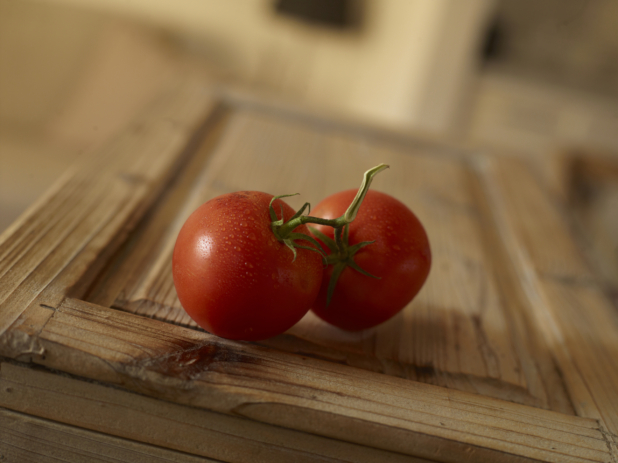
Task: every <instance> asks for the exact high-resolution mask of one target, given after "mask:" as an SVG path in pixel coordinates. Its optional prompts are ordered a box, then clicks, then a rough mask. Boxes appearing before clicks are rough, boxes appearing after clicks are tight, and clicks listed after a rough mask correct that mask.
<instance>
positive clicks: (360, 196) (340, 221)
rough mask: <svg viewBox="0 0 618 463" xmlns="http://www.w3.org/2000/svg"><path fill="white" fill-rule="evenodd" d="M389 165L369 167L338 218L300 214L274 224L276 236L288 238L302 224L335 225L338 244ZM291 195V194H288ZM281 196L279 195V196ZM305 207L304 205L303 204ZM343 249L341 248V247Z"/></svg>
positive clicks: (280, 238)
mask: <svg viewBox="0 0 618 463" xmlns="http://www.w3.org/2000/svg"><path fill="white" fill-rule="evenodd" d="M388 167H389V166H388V165H386V164H380V165H378V166H376V167H374V168H372V169H369V170H368V171H367V172H365V174H364V175H363V182H362V183H361V186H360V188H359V189H358V193H356V197H355V198H354V200H353V201H352V203H350V206H349V207H348V209H347V210H346V211H345V213H344V214H343V215H342V216H341V217H338V218H336V219H321V218H319V217H312V216H309V215H300V216H299V215H298V214H297V216H295V217H294V218H292V219H290V220H289V221H288V222H286V223H284V224H282V225H277V226H273V231H274V232H275V236H277V239H278V240H280V241H282V240H284V239H286V238H287V236H288V235H289V234H290V233H292V231H294V229H295V228H296V227H298V226H300V225H304V224H308V223H314V224H318V225H326V226H329V227H333V228H334V229H335V236H339V241H338V244H339V243H340V242H342V241H341V230H342V229H343V228H344V227H345V226H346V225H348V224H350V223H352V221H353V220H354V219H355V218H356V214H358V210H359V209H360V206H361V204H362V202H363V200H364V199H365V196H366V195H367V192H368V191H369V186H370V185H371V182H372V181H373V178H374V177H375V176H376V175H377V174H378V173H380V172H382V171H383V170H384V169H388ZM286 196H291V195H286ZM279 197H281V196H278V198H279ZM303 209H304V206H303ZM340 249H341V248H340Z"/></svg>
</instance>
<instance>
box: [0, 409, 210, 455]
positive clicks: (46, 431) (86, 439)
mask: <svg viewBox="0 0 618 463" xmlns="http://www.w3.org/2000/svg"><path fill="white" fill-rule="evenodd" d="M0 461H3V462H7V463H10V462H20V463H30V462H32V463H53V462H59V461H60V462H70V463H114V462H116V463H117V462H121V461H124V462H131V463H151V462H152V463H166V462H167V463H172V462H173V463H208V462H213V463H215V462H216V461H217V460H212V459H210V458H208V459H207V458H201V457H195V456H191V455H187V454H184V453H180V452H175V451H173V450H168V449H162V448H158V447H154V446H152V445H145V444H141V443H138V442H133V441H129V440H127V439H122V438H118V437H112V436H109V435H107V434H101V433H99V432H93V431H87V430H84V429H80V428H76V427H74V426H67V425H63V424H60V423H57V422H54V421H49V420H44V419H41V418H36V417H33V416H30V415H25V414H23V413H17V412H13V411H9V410H5V409H2V408H0Z"/></svg>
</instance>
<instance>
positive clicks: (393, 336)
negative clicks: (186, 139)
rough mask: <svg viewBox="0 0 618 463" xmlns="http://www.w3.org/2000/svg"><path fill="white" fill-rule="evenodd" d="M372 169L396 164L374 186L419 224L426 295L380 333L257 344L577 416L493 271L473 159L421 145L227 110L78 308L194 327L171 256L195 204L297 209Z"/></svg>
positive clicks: (301, 336) (312, 327)
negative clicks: (268, 200)
mask: <svg viewBox="0 0 618 463" xmlns="http://www.w3.org/2000/svg"><path fill="white" fill-rule="evenodd" d="M376 160H380V162H386V163H389V164H391V165H392V166H393V168H392V169H391V170H389V171H386V172H385V173H383V174H381V176H378V177H377V178H376V180H375V181H374V185H375V188H378V189H381V190H382V191H386V192H388V193H391V194H393V195H394V196H396V197H397V198H399V199H401V200H402V201H404V202H406V203H407V204H409V205H410V207H411V208H412V209H413V210H414V211H415V212H416V213H417V214H418V215H419V217H420V218H421V220H422V221H423V223H424V224H425V226H426V227H427V230H428V233H429V236H430V239H431V244H432V251H433V256H434V263H433V268H432V273H431V277H430V279H429V281H428V283H427V285H426V287H425V288H424V289H423V290H422V292H421V293H420V295H419V296H418V298H417V299H416V300H415V301H414V302H413V303H412V304H411V305H410V306H409V307H408V308H407V309H406V310H404V312H403V313H401V314H400V315H399V316H398V317H396V318H395V319H393V320H391V321H390V322H388V323H386V324H384V325H382V326H380V327H378V328H377V329H374V330H367V331H364V332H360V333H347V332H344V331H341V330H339V329H336V328H334V327H331V326H329V325H327V324H326V323H324V322H322V321H321V320H319V319H318V318H317V317H315V316H313V315H312V314H311V313H310V314H308V315H307V316H306V317H305V318H304V319H303V320H302V321H301V322H300V323H299V324H298V325H297V326H295V327H293V328H292V329H291V330H289V332H288V333H286V334H285V335H283V336H280V337H277V338H274V339H272V340H269V341H266V342H265V343H264V344H266V345H269V346H271V347H276V348H278V349H282V350H286V351H289V352H300V353H305V354H311V355H316V356H320V357H323V358H328V359H332V360H335V361H342V362H345V363H347V364H349V365H354V366H358V367H362V368H366V369H370V370H374V371H380V372H384V373H388V374H391V375H396V376H401V377H406V378H409V379H414V380H419V381H423V382H427V383H430V384H436V385H440V386H447V387H452V388H455V389H459V390H465V391H470V392H478V393H482V394H484V395H488V396H493V397H498V398H504V399H507V400H512V401H515V402H519V403H524V404H528V405H534V406H537V407H542V408H550V409H553V410H557V411H562V412H564V413H573V409H572V406H571V404H570V401H569V399H568V397H567V394H566V391H565V389H564V385H562V383H561V379H560V377H559V372H557V371H556V369H555V366H554V364H553V361H552V359H551V355H550V354H549V352H548V349H547V347H546V346H545V345H544V344H543V341H542V340H541V339H540V338H539V335H538V332H537V331H536V330H535V329H534V327H533V326H531V325H528V326H526V327H525V329H524V328H522V327H521V326H519V325H517V324H516V323H514V322H513V318H516V317H518V316H519V315H518V313H519V312H521V307H520V305H521V303H520V302H518V301H517V300H515V299H514V297H513V295H512V294H511V293H510V292H509V291H510V290H509V289H508V288H505V287H504V285H503V286H502V287H501V286H500V284H499V282H498V280H497V278H496V275H495V271H496V267H498V264H497V263H496V262H494V260H495V257H494V255H495V253H494V250H493V249H491V248H490V247H489V246H488V244H487V239H488V238H487V236H486V233H485V232H484V230H485V229H486V228H487V226H488V224H489V223H490V221H491V216H490V215H488V214H490V212H489V211H488V209H486V208H485V209H483V208H482V207H481V203H482V198H483V195H484V194H485V192H484V191H482V190H478V189H475V188H474V178H475V173H474V171H473V169H472V168H471V165H470V162H469V161H468V160H467V159H465V158H461V157H459V156H454V155H446V154H444V153H442V152H433V151H431V150H430V149H428V148H427V147H424V146H420V147H416V148H410V147H402V146H397V145H389V144H388V143H384V142H376V141H375V140H363V139H360V140H359V137H358V136H357V135H356V134H349V133H347V132H345V131H340V130H339V131H338V130H335V129H333V128H328V127H325V126H319V125H316V124H313V125H312V124H307V123H306V122H305V121H303V120H298V119H291V120H289V119H288V120H286V119H284V118H282V117H280V116H277V115H276V114H275V115H272V114H270V115H265V114H264V113H262V112H259V111H255V110H245V111H234V112H231V113H230V114H229V116H228V117H227V118H225V119H224V120H221V122H220V124H219V126H218V128H217V130H213V131H212V133H211V134H210V135H209V138H208V139H207V140H206V141H205V143H204V145H203V146H202V147H201V148H200V150H199V151H198V154H197V155H196V156H195V160H194V161H193V163H192V164H190V165H189V166H188V167H187V169H186V170H185V172H184V173H183V174H182V175H181V177H180V178H181V180H179V181H178V182H177V185H179V186H182V188H179V189H177V190H173V192H171V193H170V195H169V196H168V197H166V198H165V200H163V201H161V203H160V204H158V205H157V208H156V210H155V211H154V212H153V213H152V215H151V216H150V217H149V218H148V220H146V221H145V222H144V223H142V224H141V226H140V227H139V229H138V231H137V232H136V233H135V237H134V238H133V239H132V240H131V241H130V242H128V243H127V245H126V246H125V248H124V249H123V250H122V252H121V253H120V256H119V258H118V262H117V263H115V264H113V265H110V266H109V271H108V273H107V274H105V275H104V276H102V277H101V278H100V283H98V284H97V286H96V289H95V290H93V291H92V292H91V294H89V295H87V296H86V299H87V300H89V301H92V302H94V303H97V304H101V305H105V306H113V307H117V308H122V309H124V310H128V311H131V312H133V313H137V314H140V315H146V316H149V317H155V318H158V319H161V320H166V321H170V322H173V323H178V324H182V325H185V326H191V327H195V326H196V325H195V323H194V322H193V321H192V320H191V319H190V318H189V317H188V316H187V314H186V313H185V312H184V310H183V309H182V307H181V305H180V303H179V301H178V299H177V297H176V293H175V290H174V286H173V281H172V276H171V253H172V250H173V246H174V241H175V237H176V236H177V234H178V231H179V229H180V227H181V226H182V224H183V222H184V220H185V219H186V217H187V216H188V215H189V214H190V213H191V212H192V211H193V210H194V209H195V208H196V207H197V206H198V205H199V204H201V203H202V202H204V201H206V200H208V199H210V198H212V197H214V196H216V195H218V194H222V193H227V192H231V191H237V190H239V189H243V188H244V189H256V190H262V191H269V192H273V193H274V194H283V193H288V192H296V191H302V195H301V196H300V197H298V198H292V199H291V200H290V202H291V203H293V204H294V205H295V206H299V205H300V204H302V202H303V201H306V200H311V199H312V198H317V199H319V198H323V197H324V196H326V195H328V194H330V193H333V192H335V191H338V190H339V189H342V188H354V187H358V184H359V183H360V178H361V174H362V172H363V171H364V170H366V169H367V168H369V167H371V164H372V163H375V162H376ZM200 169H201V170H200ZM511 292H512V291H511ZM520 325H521V324H520Z"/></svg>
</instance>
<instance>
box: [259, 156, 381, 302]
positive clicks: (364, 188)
mask: <svg viewBox="0 0 618 463" xmlns="http://www.w3.org/2000/svg"><path fill="white" fill-rule="evenodd" d="M387 168H388V165H386V164H380V165H378V166H376V167H374V168H372V169H369V170H368V171H367V172H365V174H364V176H363V182H362V183H361V186H360V188H359V189H358V193H357V194H356V197H355V198H354V199H353V200H352V203H351V204H350V206H349V207H348V209H347V210H346V211H345V213H344V214H343V215H342V216H341V217H338V218H336V219H321V218H319V217H311V216H309V215H303V213H304V212H305V210H306V209H310V208H311V207H310V205H309V203H305V204H304V205H303V207H301V208H300V209H299V210H298V212H296V214H294V216H292V217H291V218H290V220H288V221H287V222H285V221H284V219H283V208H282V209H281V218H278V217H277V214H276V212H275V209H274V207H273V202H274V201H275V200H276V199H279V198H286V197H289V196H296V195H294V194H292V195H281V196H275V197H274V198H273V199H272V200H271V202H270V205H269V213H270V219H271V228H272V231H273V233H274V234H275V237H276V238H277V240H278V241H280V242H282V243H284V244H285V245H287V247H288V248H290V249H291V250H292V252H293V253H294V260H295V259H296V249H297V248H298V249H308V250H310V251H314V252H317V253H319V254H320V255H321V256H322V259H323V260H324V262H325V264H326V265H333V266H334V268H333V274H332V276H331V280H330V282H329V286H328V296H327V302H326V303H327V305H328V304H329V303H330V300H331V298H332V295H333V293H334V291H335V286H336V284H337V280H338V279H339V276H340V275H341V273H342V272H343V270H344V269H345V268H346V267H351V268H353V269H354V270H356V271H358V272H360V273H362V274H363V275H366V276H369V277H372V278H377V277H375V276H373V275H371V274H369V273H368V272H366V271H365V270H363V269H362V268H361V267H360V266H359V265H358V264H357V263H356V262H355V261H354V254H356V252H358V251H359V250H360V249H362V248H363V247H365V246H368V245H370V244H371V243H372V242H373V241H364V242H362V243H358V244H355V245H353V246H349V245H348V229H349V227H348V226H349V225H350V224H351V223H352V222H353V221H354V219H355V218H356V215H357V214H358V210H359V209H360V206H361V204H362V202H363V200H364V199H365V196H366V195H367V192H368V191H369V186H370V185H371V182H372V181H373V177H374V176H375V175H377V174H378V173H379V172H381V171H383V170H384V169H387ZM297 194H298V193H297ZM309 223H313V224H319V225H326V226H329V227H333V228H334V229H335V240H333V239H331V238H329V237H327V236H326V235H324V234H323V233H320V232H319V231H317V230H315V229H312V233H314V234H315V235H316V236H317V237H318V238H319V239H320V240H322V242H323V243H324V244H325V245H326V246H327V247H328V248H329V250H330V251H331V254H330V255H329V256H326V255H325V254H324V252H322V247H321V246H320V244H319V243H318V242H317V241H316V240H315V239H314V238H313V237H311V236H309V235H306V234H304V233H296V232H294V230H295V229H296V228H297V227H299V226H300V225H304V224H309ZM301 240H302V241H306V242H309V243H311V244H313V246H315V247H311V246H306V245H302V244H299V243H298V241H301Z"/></svg>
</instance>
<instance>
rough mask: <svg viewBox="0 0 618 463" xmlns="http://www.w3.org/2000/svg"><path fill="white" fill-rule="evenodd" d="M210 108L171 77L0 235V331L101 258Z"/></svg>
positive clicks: (170, 169)
mask: <svg viewBox="0 0 618 463" xmlns="http://www.w3.org/2000/svg"><path fill="white" fill-rule="evenodd" d="M213 105H214V102H213V100H212V95H211V94H210V93H209V92H208V91H206V89H204V88H203V87H202V85H200V84H199V83H198V84H196V83H195V82H190V83H187V84H185V85H179V84H178V82H176V83H175V85H174V86H173V88H171V89H170V90H169V91H168V92H167V94H164V95H163V96H162V97H161V99H160V100H159V101H158V102H157V103H156V104H154V105H153V106H151V107H149V108H147V109H148V111H146V114H147V116H145V117H143V118H142V119H140V120H139V121H138V122H137V123H136V124H134V125H133V126H131V127H129V128H128V130H127V131H126V132H125V133H124V134H123V135H121V136H120V137H119V138H117V139H116V140H114V141H112V142H111V143H110V145H109V146H107V148H106V149H105V150H103V151H102V152H101V153H97V154H96V155H94V154H93V155H90V156H85V157H84V158H83V159H82V160H81V165H80V166H78V167H77V168H76V170H75V172H79V175H75V176H73V177H71V178H70V179H68V180H66V179H65V180H63V181H64V182H65V183H64V184H63V186H62V188H57V189H55V190H54V192H53V193H52V194H51V195H49V196H47V197H46V198H45V200H44V201H43V202H39V203H38V204H37V209H36V211H38V212H37V213H29V214H27V215H26V216H25V217H24V218H23V219H21V220H20V221H19V222H18V224H17V225H16V226H14V227H12V228H11V230H10V231H11V233H10V234H8V233H5V234H3V237H2V239H3V241H2V242H0V256H2V260H1V262H2V263H1V264H0V274H1V275H2V285H0V310H2V313H3V317H2V319H1V320H0V333H2V332H4V331H5V330H6V329H7V328H8V326H10V325H11V324H12V323H13V322H14V321H15V320H16V319H17V318H18V317H19V315H20V314H21V313H22V312H23V311H24V310H25V308H26V307H28V306H36V305H38V304H39V303H42V302H43V300H45V301H46V303H47V304H51V305H54V303H58V302H60V300H62V298H63V297H64V296H65V295H66V294H67V291H68V288H70V287H71V286H73V285H75V284H76V283H77V282H78V281H80V279H82V278H83V275H84V273H86V272H87V271H90V272H96V271H97V269H99V268H100V267H98V266H97V265H96V264H97V263H98V264H99V265H102V264H104V263H105V259H100V257H101V255H102V254H103V253H104V252H105V251H107V252H110V250H111V249H113V247H114V243H115V245H116V246H117V245H119V244H120V243H121V242H122V241H123V239H124V238H126V234H127V232H128V230H130V229H131V228H132V227H133V225H132V222H134V221H135V220H137V219H139V218H140V217H141V215H142V214H143V213H144V211H145V209H146V208H147V206H148V205H149V204H150V203H152V201H153V200H154V199H155V198H156V197H157V195H158V194H159V193H160V192H161V190H162V188H164V187H165V184H166V183H167V182H166V179H169V178H170V176H171V175H172V174H173V173H174V170H175V169H174V167H175V166H176V165H177V164H178V162H179V161H181V160H182V153H183V152H184V151H185V150H186V149H187V148H188V147H189V145H190V143H191V141H192V139H193V138H194V137H195V134H196V132H198V129H199V127H200V126H201V125H202V124H203V123H204V120H205V118H206V117H207V115H208V114H210V113H211V112H212V109H213ZM129 154H130V155H129ZM95 274H96V273H95ZM54 301H55V302H54Z"/></svg>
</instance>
